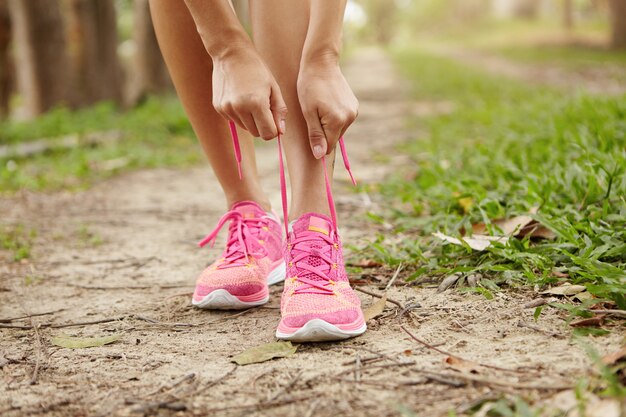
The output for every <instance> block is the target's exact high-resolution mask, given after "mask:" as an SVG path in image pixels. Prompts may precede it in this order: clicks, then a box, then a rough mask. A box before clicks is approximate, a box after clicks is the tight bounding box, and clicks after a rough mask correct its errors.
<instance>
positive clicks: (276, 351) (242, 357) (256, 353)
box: [232, 341, 298, 365]
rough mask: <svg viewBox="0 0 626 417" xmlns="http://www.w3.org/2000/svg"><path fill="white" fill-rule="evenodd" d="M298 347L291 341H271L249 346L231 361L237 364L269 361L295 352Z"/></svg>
mask: <svg viewBox="0 0 626 417" xmlns="http://www.w3.org/2000/svg"><path fill="white" fill-rule="evenodd" d="M297 349H298V348H297V347H296V346H293V345H292V344H291V342H282V341H281V342H271V343H266V344H263V345H259V346H255V347H251V348H250V349H246V350H244V351H243V352H241V353H240V354H239V355H237V356H235V357H233V359H232V360H233V362H236V363H237V365H248V364H251V363H259V362H265V361H269V360H270V359H274V358H285V357H287V356H291V355H293V354H294V353H296V350H297Z"/></svg>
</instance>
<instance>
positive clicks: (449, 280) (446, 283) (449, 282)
mask: <svg viewBox="0 0 626 417" xmlns="http://www.w3.org/2000/svg"><path fill="white" fill-rule="evenodd" d="M459 278H461V274H452V275H449V276H447V277H446V278H445V279H444V280H443V281H441V284H439V287H437V292H444V291H445V290H447V289H448V288H450V287H451V286H453V285H454V284H455V283H456V282H457V281H458V280H459Z"/></svg>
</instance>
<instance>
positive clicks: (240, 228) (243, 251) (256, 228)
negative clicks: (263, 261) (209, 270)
mask: <svg viewBox="0 0 626 417" xmlns="http://www.w3.org/2000/svg"><path fill="white" fill-rule="evenodd" d="M228 221H231V224H230V226H229V229H228V232H229V233H228V235H229V236H230V238H229V239H228V242H226V250H225V252H224V255H223V259H224V262H223V263H221V264H219V266H218V268H219V269H224V268H232V267H237V266H245V265H247V264H249V263H250V257H251V256H252V257H254V258H262V257H264V256H267V250H266V249H264V248H263V247H259V249H258V250H256V251H252V250H251V248H249V247H248V244H247V243H246V242H250V241H251V239H256V240H258V239H259V236H260V233H261V230H262V229H263V227H267V224H268V221H267V219H263V218H260V217H251V218H244V216H243V214H241V213H240V212H238V211H236V210H231V211H229V212H227V213H226V214H225V215H223V216H222V218H221V219H220V220H219V222H218V223H217V226H215V229H213V231H212V232H211V233H209V234H208V235H207V236H206V237H205V238H204V239H202V240H201V241H200V242H199V243H198V246H200V247H204V246H206V245H207V244H210V245H211V247H213V245H214V244H215V239H216V238H217V235H218V233H219V232H220V230H221V229H222V227H223V226H224V225H225V224H226V222H228Z"/></svg>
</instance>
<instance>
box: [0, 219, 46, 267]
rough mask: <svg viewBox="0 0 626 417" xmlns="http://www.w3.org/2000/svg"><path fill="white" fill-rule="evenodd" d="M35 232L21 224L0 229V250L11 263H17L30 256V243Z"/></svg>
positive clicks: (35, 234)
mask: <svg viewBox="0 0 626 417" xmlns="http://www.w3.org/2000/svg"><path fill="white" fill-rule="evenodd" d="M36 236H37V231H36V230H34V229H27V228H26V227H24V225H22V224H17V225H13V226H2V227H0V250H5V251H7V252H8V253H9V255H10V256H9V257H10V260H11V261H14V262H18V261H21V260H23V259H28V258H30V256H31V248H32V241H33V240H34V239H35V237H36Z"/></svg>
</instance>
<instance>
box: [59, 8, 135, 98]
mask: <svg viewBox="0 0 626 417" xmlns="http://www.w3.org/2000/svg"><path fill="white" fill-rule="evenodd" d="M67 4H68V8H67V17H68V19H67V20H68V46H69V53H70V58H71V61H72V66H73V78H74V79H73V80H72V81H73V83H72V84H73V85H72V87H73V88H72V90H73V94H74V97H73V101H74V103H73V104H75V105H77V106H85V105H89V104H93V103H95V102H98V101H102V100H113V101H115V102H117V103H121V102H122V85H123V83H122V78H123V74H122V70H121V67H120V63H119V59H118V56H117V45H118V37H117V21H116V13H115V5H114V3H113V0H69V1H68V2H67Z"/></svg>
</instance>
